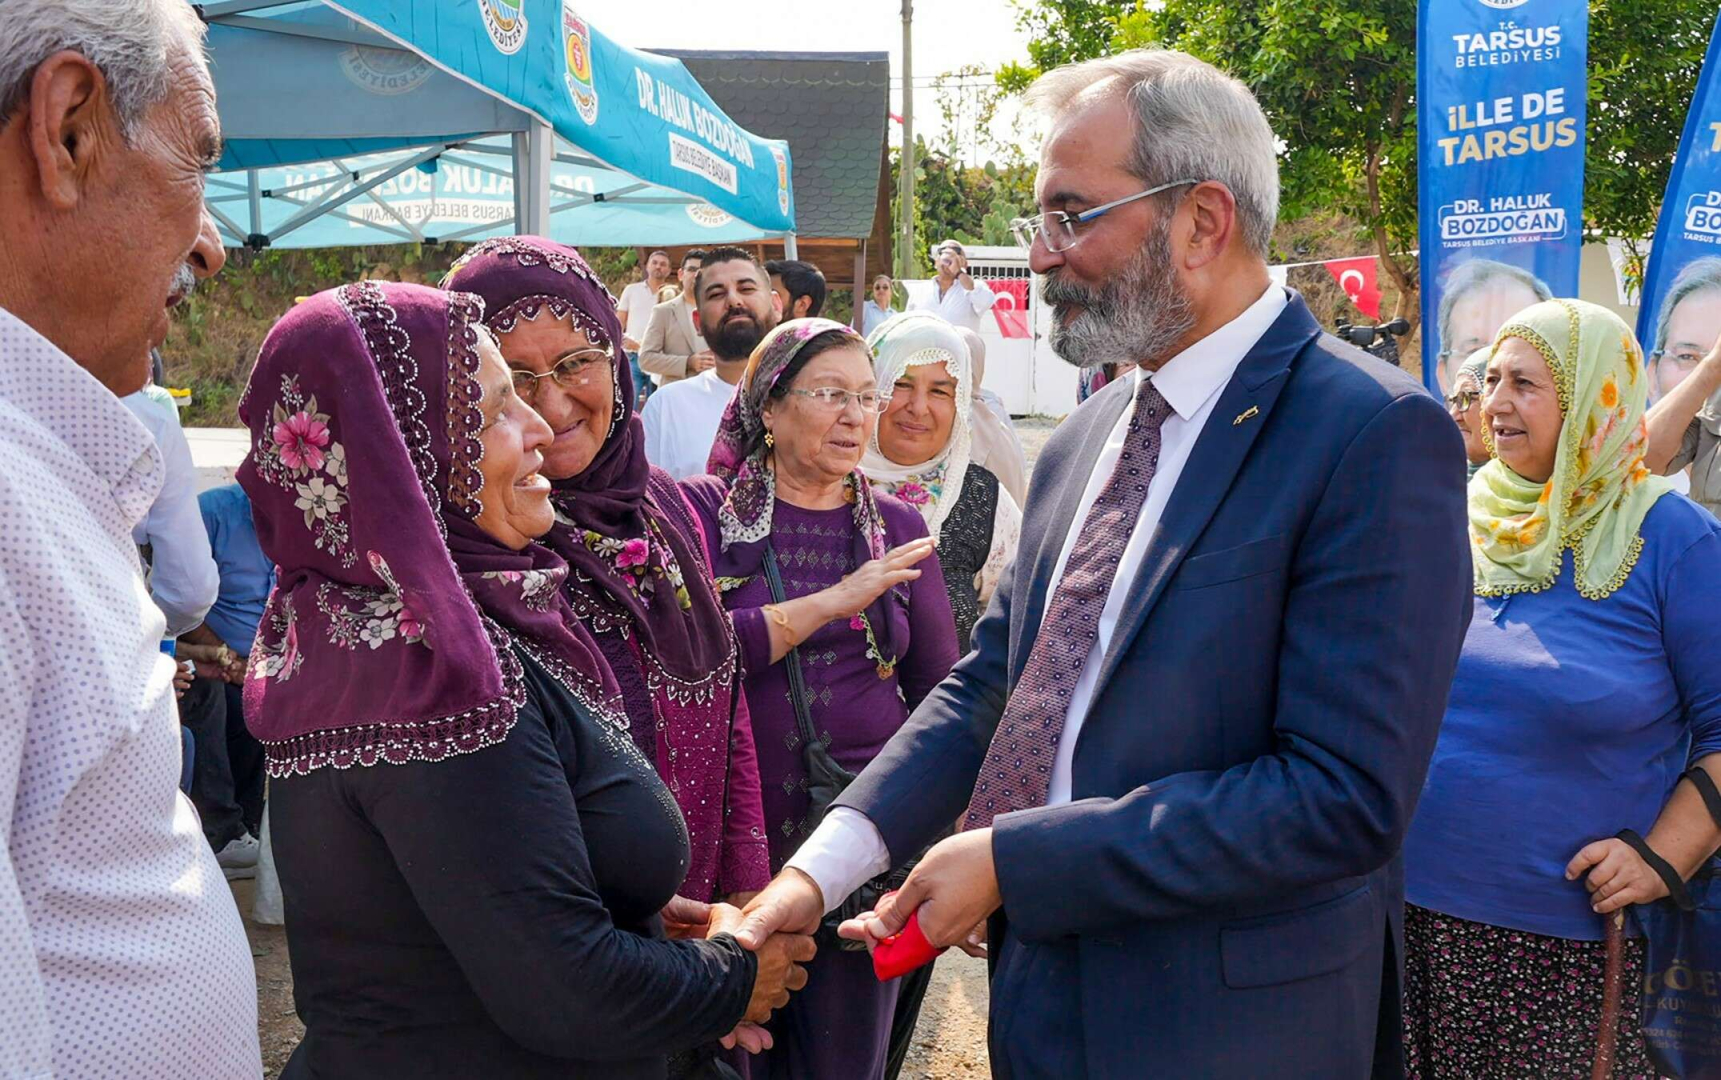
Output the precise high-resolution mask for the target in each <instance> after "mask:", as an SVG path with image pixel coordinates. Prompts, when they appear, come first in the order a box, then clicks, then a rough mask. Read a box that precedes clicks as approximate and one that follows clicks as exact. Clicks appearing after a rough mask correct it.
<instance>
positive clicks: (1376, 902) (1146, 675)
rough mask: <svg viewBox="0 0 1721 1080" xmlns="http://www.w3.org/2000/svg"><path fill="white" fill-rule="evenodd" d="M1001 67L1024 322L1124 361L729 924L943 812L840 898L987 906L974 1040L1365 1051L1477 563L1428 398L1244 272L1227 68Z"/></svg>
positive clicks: (1004, 1055) (1244, 116) (1149, 59)
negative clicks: (1014, 176)
mask: <svg viewBox="0 0 1721 1080" xmlns="http://www.w3.org/2000/svg"><path fill="white" fill-rule="evenodd" d="M1030 100H1031V101H1032V102H1034V103H1035V104H1037V105H1038V106H1040V107H1041V108H1042V109H1044V110H1046V111H1048V112H1049V113H1050V114H1051V118H1052V122H1053V126H1052V131H1051V134H1050V136H1049V138H1048V141H1047V143H1046V145H1045V147H1044V149H1043V151H1042V157H1041V165H1040V170H1039V175H1038V185H1039V187H1038V196H1039V200H1040V205H1041V207H1042V208H1043V209H1044V210H1045V211H1046V212H1045V213H1043V214H1042V215H1040V216H1039V217H1038V218H1037V219H1035V220H1033V221H1031V222H1029V223H1028V225H1027V229H1026V231H1028V232H1029V233H1030V236H1031V243H1030V247H1029V260H1030V263H1031V264H1032V266H1033V269H1034V270H1035V272H1036V273H1038V274H1040V275H1041V276H1042V297H1043V298H1044V299H1045V300H1046V301H1047V302H1048V303H1050V304H1051V305H1052V307H1053V309H1054V315H1053V319H1054V322H1053V332H1052V345H1053V347H1054V348H1055V349H1056V350H1057V351H1058V353H1059V355H1061V356H1063V357H1064V358H1065V359H1066V360H1069V361H1070V362H1072V363H1075V364H1078V365H1083V366H1086V365H1092V364H1096V363H1100V362H1104V361H1107V360H1123V361H1126V362H1129V363H1131V364H1132V365H1135V366H1134V369H1133V370H1132V371H1131V373H1130V374H1129V375H1128V376H1127V377H1125V378H1120V379H1118V380H1117V382H1116V383H1114V384H1113V385H1111V386H1109V387H1107V388H1106V389H1105V390H1104V391H1102V392H1101V393H1099V394H1098V395H1096V396H1095V397H1094V398H1092V399H1091V400H1090V401H1088V402H1087V403H1086V404H1084V405H1083V406H1082V408H1080V409H1078V410H1077V411H1076V413H1075V414H1074V415H1072V416H1071V417H1070V418H1069V419H1068V420H1066V421H1065V423H1064V424H1063V425H1062V426H1061V427H1060V428H1059V430H1058V431H1057V432H1055V433H1054V434H1053V435H1052V437H1051V439H1050V440H1049V441H1048V442H1047V445H1046V447H1045V449H1044V450H1043V451H1042V452H1041V456H1040V458H1039V461H1038V462H1037V464H1036V466H1035V474H1034V477H1033V483H1032V486H1031V487H1030V489H1029V495H1028V503H1027V506H1026V508H1025V513H1024V522H1023V531H1022V544H1021V552H1022V554H1021V556H1020V557H1019V559H1020V561H1019V562H1018V564H1017V565H1016V566H1015V567H1013V568H1012V570H1011V571H1010V572H1009V573H1007V574H1006V577H1005V579H1004V581H1003V582H1002V583H1001V584H1000V585H999V588H998V591H997V593H996V594H995V595H994V598H993V601H992V605H991V607H990V609H989V610H988V612H987V614H986V616H985V617H984V618H983V619H982V620H981V621H980V623H979V625H978V626H977V627H976V628H975V632H974V650H973V651H972V652H970V653H969V655H968V656H967V657H966V658H965V659H964V660H963V661H962V662H961V663H960V664H958V665H957V667H956V669H955V670H954V671H953V672H952V673H951V675H950V677H949V678H948V679H947V680H945V682H944V683H943V684H941V685H940V686H939V687H938V688H937V689H936V690H934V691H933V692H932V693H931V694H930V695H929V696H928V697H927V698H926V700H925V701H924V702H923V703H922V705H921V706H920V707H919V708H918V709H916V711H915V714H914V716H913V717H911V718H910V720H909V722H908V723H907V724H906V725H905V726H904V728H903V729H902V730H901V731H900V732H898V733H897V735H896V736H895V737H894V738H893V739H892V740H891V741H890V743H888V744H887V745H886V747H885V748H884V750H883V751H882V752H881V753H880V754H879V756H878V757H876V758H875V759H874V760H873V762H872V763H871V764H870V765H869V766H868V767H867V768H866V770H865V771H863V772H862V774H861V775H860V776H859V777H858V778H856V780H855V781H854V782H853V784H851V785H850V786H849V788H848V789H847V790H846V791H845V792H844V793H843V794H842V795H841V797H840V798H838V799H837V800H836V802H835V803H834V804H833V809H831V810H830V812H829V813H828V814H827V816H826V818H825V820H824V821H823V823H821V824H820V826H819V827H818V829H817V830H815V831H814V833H813V835H812V837H810V838H809V840H808V841H807V843H806V844H805V845H803V846H802V848H801V849H800V851H798V852H797V853H796V854H795V855H794V856H793V857H792V858H791V859H790V860H789V861H788V866H787V868H786V869H785V870H784V872H783V873H782V874H780V875H779V876H778V878H777V879H776V880H775V881H773V882H772V884H771V885H770V887H768V888H767V889H766V890H765V891H764V892H763V893H761V894H760V896H759V897H757V898H756V899H755V900H754V901H753V902H752V903H751V904H750V905H749V908H748V915H749V919H748V922H747V923H746V924H745V925H744V926H743V927H742V929H741V931H740V933H739V934H738V936H739V937H740V939H741V940H742V942H743V943H744V944H748V945H752V944H754V943H755V942H758V941H760V940H761V938H760V935H761V934H762V933H763V932H764V931H766V930H772V929H798V928H805V927H806V926H808V925H810V924H812V923H815V922H816V921H817V919H818V916H819V915H820V913H821V912H823V911H825V910H828V909H829V908H832V907H834V906H836V905H837V904H839V903H840V902H841V901H842V900H843V899H844V898H845V897H846V896H848V895H849V894H850V892H852V891H853V890H854V889H855V888H856V887H858V886H859V885H860V884H862V883H863V882H865V881H866V880H868V879H869V878H871V877H873V876H875V875H876V874H878V873H879V872H881V871H882V870H884V869H886V868H888V867H890V866H893V865H900V864H902V863H904V862H905V861H907V860H908V859H910V858H911V857H913V856H914V854H915V853H916V852H918V851H920V850H921V849H922V848H923V847H924V846H925V845H926V844H928V843H929V842H931V841H932V840H933V839H934V838H935V837H936V836H938V835H939V834H940V833H941V832H942V831H943V830H945V829H948V828H949V826H950V823H951V822H952V821H953V820H956V821H958V822H959V823H960V827H961V829H962V831H961V832H959V833H958V834H957V835H956V836H953V837H950V838H949V839H946V840H943V841H940V842H938V843H936V844H935V845H933V846H932V847H931V849H930V850H928V851H927V852H926V854H925V855H924V856H923V857H922V858H921V859H920V861H919V864H918V865H917V866H916V867H915V869H914V871H913V872H912V873H911V874H910V875H909V877H908V880H907V882H906V883H905V884H904V885H903V887H902V890H901V891H900V892H899V893H898V894H897V895H896V896H895V897H894V898H892V899H888V900H885V901H883V902H881V903H880V904H879V910H878V911H877V912H876V913H873V914H870V915H868V916H865V917H863V918H861V919H857V920H853V921H851V922H849V923H848V924H846V925H845V926H844V927H843V930H842V933H843V936H845V937H850V938H853V939H857V940H864V941H866V942H867V943H868V945H869V947H870V946H874V945H876V944H877V943H878V942H880V941H882V940H883V939H885V938H886V937H887V936H889V935H891V934H894V933H896V932H897V931H899V930H900V929H901V928H902V927H903V926H904V923H905V920H906V919H907V918H908V916H909V914H910V913H913V914H915V915H916V917H917V919H918V923H919V927H920V929H921V930H922V931H923V932H924V933H925V935H926V937H927V939H928V940H929V941H930V942H931V943H932V944H933V945H950V944H955V943H959V942H962V941H963V940H964V939H965V938H966V937H968V935H969V934H970V932H971V930H974V929H976V928H978V927H979V926H980V925H982V924H984V925H985V927H986V932H987V933H988V934H989V944H988V947H989V949H990V950H991V951H992V953H993V978H992V983H991V990H992V994H991V1008H992V1029H991V1030H992V1040H991V1057H992V1064H993V1068H994V1071H995V1073H996V1074H999V1075H1005V1076H1082V1075H1087V1076H1138V1075H1150V1074H1151V1075H1164V1076H1202V1077H1214V1078H1221V1080H1228V1078H1236V1080H1243V1078H1252V1077H1255V1076H1259V1075H1260V1073H1261V1070H1262V1068H1263V1067H1264V1066H1263V1063H1271V1068H1272V1069H1274V1070H1276V1071H1279V1072H1283V1073H1285V1074H1286V1075H1294V1076H1362V1075H1367V1074H1369V1073H1370V1072H1371V1070H1377V1069H1378V1070H1380V1071H1384V1072H1391V1071H1394V1069H1393V1066H1394V1065H1395V1064H1396V1056H1397V1054H1398V1051H1399V1047H1398V1045H1397V1040H1396V1032H1397V1031H1398V1030H1399V1020H1398V1011H1399V1000H1400V995H1399V987H1398V985H1397V964H1396V961H1395V957H1396V956H1398V955H1401V953H1400V952H1399V949H1400V948H1401V941H1400V936H1401V930H1400V912H1401V911H1402V905H1403V899H1402V885H1401V884H1400V882H1401V881H1402V868H1401V866H1400V865H1399V845H1400V842H1401V840H1402V837H1403V834H1404V830H1405V828H1406V827H1407V825H1408V823H1409V819H1410V816H1411V814H1412V812H1413V811H1414V808H1415V803H1416V798H1417V795H1418V794H1419V793H1420V790H1421V785H1422V778H1423V775H1424V773H1425V771H1426V769H1427V763H1428V757H1429V755H1430V754H1431V753H1432V750H1433V746H1434V740H1435V736H1436V734H1437V733H1438V730H1439V723H1440V717H1441V713H1442V711H1443V710H1444V707H1445V702H1446V697H1447V693H1448V690H1449V687H1450V682H1451V678H1452V673H1453V670H1454V668H1455V666H1456V662H1457V655H1458V648H1459V645H1460V643H1461V642H1462V640H1463V636H1464V629H1465V626H1466V624H1467V621H1468V616H1469V605H1470V599H1471V598H1470V595H1469V591H1470V590H1469V585H1470V561H1469V553H1468V548H1469V544H1468V540H1467V537H1466V534H1465V512H1464V490H1463V479H1464V477H1463V471H1462V469H1461V468H1460V462H1461V461H1462V452H1461V447H1460V444H1459V440H1458V436H1457V432H1456V430H1455V429H1454V428H1453V426H1452V423H1451V421H1450V420H1449V419H1447V417H1446V415H1445V413H1444V411H1443V410H1442V409H1441V407H1440V405H1439V404H1438V403H1437V402H1435V401H1434V399H1433V398H1431V397H1429V396H1428V395H1427V393H1426V392H1424V391H1423V390H1422V388H1421V387H1420V385H1418V384H1417V383H1416V382H1415V381H1413V380H1412V379H1410V378H1409V377H1407V376H1405V375H1404V374H1403V373H1402V372H1400V371H1398V370H1397V369H1395V368H1391V367H1388V366H1387V365H1385V364H1382V363H1380V362H1379V361H1376V360H1374V359H1373V358H1372V357H1368V356H1366V355H1365V354H1363V353H1361V352H1359V351H1358V350H1355V349H1352V348H1350V347H1348V346H1346V345H1343V344H1342V343H1340V342H1338V341H1337V340H1336V339H1334V338H1332V337H1330V336H1328V335H1325V334H1323V333H1322V332H1321V330H1320V327H1319V325H1318V324H1317V323H1316V322H1315V320H1314V318H1313V317H1312V316H1311V315H1310V313H1309V311H1308V308H1307V306H1306V305H1305V304H1304V303H1303V301H1302V299H1301V298H1300V297H1298V296H1296V295H1295V294H1289V293H1287V292H1286V291H1285V290H1282V289H1280V288H1277V287H1276V286H1274V285H1273V284H1272V282H1271V280H1270V278H1269V277H1268V274H1267V267H1266V261H1265V255H1266V252H1267V248H1268V244H1269V240H1270V238H1271V234H1272V229H1273V224H1274V221H1275V219H1276V216H1277V202H1278V183H1277V169H1276V164H1275V151H1274V139H1273V134H1272V131H1271V129H1270V128H1269V127H1268V125H1267V122H1266V118H1265V117H1264V116H1263V115H1262V113H1261V111H1260V108H1259V106H1258V105H1257V104H1256V102H1255V100H1254V98H1253V96H1252V95H1250V93H1249V92H1248V90H1247V89H1246V88H1245V87H1243V86H1242V85H1241V84H1240V83H1238V82H1236V81H1235V80H1233V79H1230V78H1229V77H1227V76H1224V75H1222V74H1221V73H1219V72H1218V71H1216V70H1214V69H1213V68H1211V67H1210V66H1208V65H1206V64H1204V63H1202V62H1201V61H1198V60H1195V59H1194V58H1192V57H1188V56H1185V55H1183V54H1180V53H1170V52H1159V51H1146V50H1144V51H1137V52H1131V53H1125V54H1121V55H1119V56H1115V57H1110V58H1106V59H1102V60H1096V61H1091V62H1089V63H1085V64H1079V65H1074V66H1071V67H1068V68H1063V69H1059V70H1057V71H1055V72H1053V73H1050V74H1048V75H1047V76H1045V77H1044V78H1043V79H1042V80H1041V81H1040V82H1039V83H1038V84H1036V86H1035V88H1034V90H1033V91H1032V92H1031V94H1030ZM1131 130H1133V133H1134V134H1133V140H1132V139H1122V140H1120V139H1119V138H1118V137H1117V134H1116V133H1117V132H1119V131H1131ZM1132 142H1133V145H1131V144H1132ZM1150 200H1151V201H1150ZM1334 1002H1341V1003H1342V1005H1341V1006H1340V1007H1334V1004H1333V1003H1334ZM1377 1054H1378V1055H1379V1056H1378V1057H1377Z"/></svg>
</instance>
